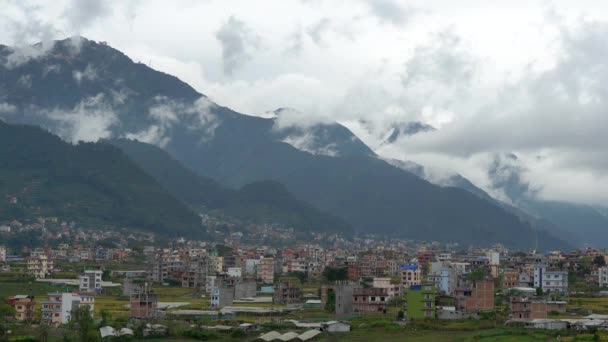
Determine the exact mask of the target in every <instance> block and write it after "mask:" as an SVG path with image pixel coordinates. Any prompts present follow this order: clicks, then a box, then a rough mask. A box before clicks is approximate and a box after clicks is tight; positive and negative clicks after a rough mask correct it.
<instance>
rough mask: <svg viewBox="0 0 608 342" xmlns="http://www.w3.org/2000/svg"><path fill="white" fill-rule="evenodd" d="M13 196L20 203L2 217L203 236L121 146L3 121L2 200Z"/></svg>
mask: <svg viewBox="0 0 608 342" xmlns="http://www.w3.org/2000/svg"><path fill="white" fill-rule="evenodd" d="M11 198H14V199H15V201H16V203H12V204H7V205H1V206H0V220H2V219H4V220H11V219H25V218H28V217H39V216H43V217H44V216H54V217H60V218H62V219H65V220H73V221H76V222H78V223H80V224H83V225H85V224H86V225H88V226H95V227H97V228H106V227H116V226H122V227H131V228H134V229H139V230H142V231H149V232H154V233H158V234H160V235H186V236H198V237H201V236H202V229H201V224H200V219H199V218H198V216H197V215H195V214H194V213H193V212H192V211H190V210H189V209H188V208H187V207H186V206H184V205H183V204H182V203H180V202H179V201H177V200H176V199H174V198H173V197H172V196H170V195H169V194H167V193H166V192H165V191H164V190H163V189H162V188H161V186H160V185H158V183H157V182H156V181H155V180H154V179H153V178H152V177H150V176H148V175H147V174H146V173H144V172H143V171H142V170H141V169H140V168H139V167H138V166H136V165H135V164H133V163H132V162H131V161H130V160H129V159H128V158H127V157H126V156H125V155H124V154H123V153H122V152H120V151H119V150H118V149H116V148H115V147H113V146H110V145H107V144H100V143H79V144H77V145H71V144H68V143H65V142H63V141H62V140H60V139H59V138H58V137H56V136H53V135H51V134H50V133H47V132H45V131H44V130H42V129H39V128H35V127H30V126H19V125H8V124H5V123H2V122H0V200H1V201H7V200H8V199H11ZM13 202H14V201H13Z"/></svg>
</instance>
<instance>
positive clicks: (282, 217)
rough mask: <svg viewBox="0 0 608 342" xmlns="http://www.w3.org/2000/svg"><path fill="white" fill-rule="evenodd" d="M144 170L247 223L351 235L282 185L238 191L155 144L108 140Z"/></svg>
mask: <svg viewBox="0 0 608 342" xmlns="http://www.w3.org/2000/svg"><path fill="white" fill-rule="evenodd" d="M107 142H108V143H110V144H112V145H114V146H116V147H118V148H119V149H121V150H122V151H124V153H126V154H127V155H128V156H129V158H131V159H132V160H133V161H135V162H136V163H137V164H138V165H139V166H140V167H142V168H143V169H145V170H147V171H148V173H149V174H150V175H152V176H153V177H154V178H155V179H156V180H157V181H158V182H159V183H160V184H161V185H162V186H163V187H164V188H165V189H167V190H168V191H169V193H171V194H172V195H174V196H175V197H176V198H179V199H180V200H182V201H183V202H185V203H187V204H188V205H190V206H193V207H195V208H204V209H205V210H214V211H216V212H219V213H222V214H224V215H228V216H229V217H233V218H237V219H239V220H241V221H244V222H249V223H258V224H261V223H266V224H282V225H285V226H290V227H294V228H296V229H298V230H299V231H317V232H336V233H343V234H346V235H351V234H352V228H351V227H350V225H349V224H348V223H346V222H345V221H344V220H341V219H339V218H337V217H334V216H332V215H329V214H326V213H323V212H321V211H319V210H317V209H316V208H314V207H312V206H310V205H308V204H306V203H304V202H302V201H300V200H298V199H296V198H295V197H294V196H293V195H292V194H291V193H289V191H288V190H287V189H286V188H285V186H284V185H282V184H280V183H277V182H273V181H258V182H254V183H250V184H246V185H244V186H243V187H242V188H241V189H239V190H232V189H228V188H225V187H223V186H222V185H220V184H219V183H217V182H216V181H214V180H212V179H210V178H207V177H203V176H199V175H197V174H195V173H194V172H193V171H192V170H190V169H188V168H187V167H185V166H183V165H182V164H181V163H180V162H178V161H177V160H175V159H174V158H173V157H171V156H170V155H169V154H168V153H167V152H166V151H164V150H162V149H160V148H159V147H157V146H154V145H150V144H146V143H142V142H139V141H135V140H128V139H114V140H108V141H107Z"/></svg>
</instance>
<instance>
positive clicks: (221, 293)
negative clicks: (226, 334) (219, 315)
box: [210, 279, 234, 309]
mask: <svg viewBox="0 0 608 342" xmlns="http://www.w3.org/2000/svg"><path fill="white" fill-rule="evenodd" d="M233 303H234V287H232V286H229V285H228V284H226V283H225V282H224V281H223V280H222V279H216V280H215V284H214V285H213V288H212V289H211V303H210V306H211V307H212V308H214V309H222V308H224V307H226V306H232V304H233Z"/></svg>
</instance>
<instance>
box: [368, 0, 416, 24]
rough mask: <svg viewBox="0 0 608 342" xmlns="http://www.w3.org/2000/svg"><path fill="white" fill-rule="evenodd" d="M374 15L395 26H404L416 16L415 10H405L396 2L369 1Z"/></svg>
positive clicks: (387, 0) (392, 0) (391, 0)
mask: <svg viewBox="0 0 608 342" xmlns="http://www.w3.org/2000/svg"><path fill="white" fill-rule="evenodd" d="M367 3H368V5H369V7H370V9H371V11H372V14H373V15H374V16H376V17H378V19H380V20H382V21H386V22H389V23H391V24H393V25H398V26H401V25H404V24H407V22H408V21H409V20H410V18H411V17H412V16H413V15H414V14H415V12H416V10H415V9H413V8H404V7H402V6H401V4H400V3H399V2H397V1H395V0H367Z"/></svg>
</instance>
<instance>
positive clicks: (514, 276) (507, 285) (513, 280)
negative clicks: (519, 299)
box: [502, 271, 519, 290]
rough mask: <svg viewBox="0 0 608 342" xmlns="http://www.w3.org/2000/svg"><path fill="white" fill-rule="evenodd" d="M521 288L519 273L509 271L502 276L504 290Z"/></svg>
mask: <svg viewBox="0 0 608 342" xmlns="http://www.w3.org/2000/svg"><path fill="white" fill-rule="evenodd" d="M518 286H519V272H516V271H509V272H503V274H502V288H503V290H507V289H512V288H514V287H518Z"/></svg>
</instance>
